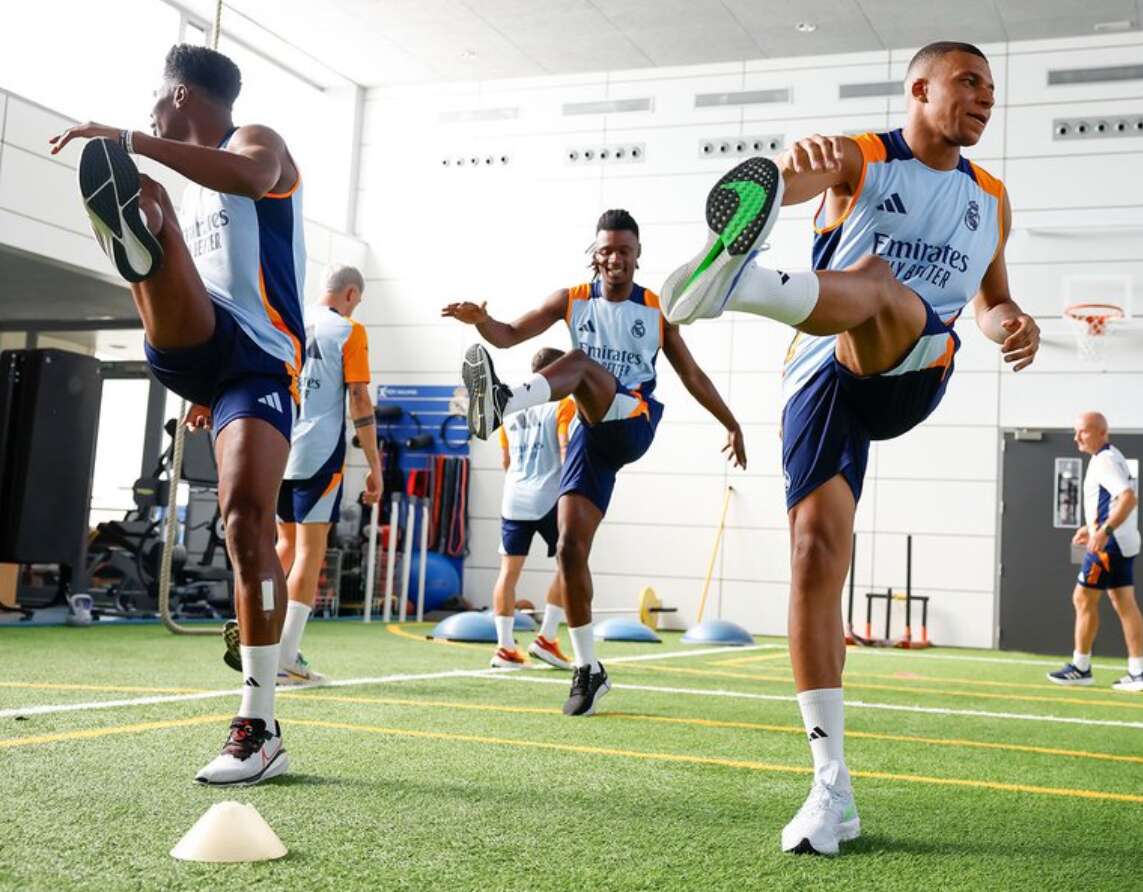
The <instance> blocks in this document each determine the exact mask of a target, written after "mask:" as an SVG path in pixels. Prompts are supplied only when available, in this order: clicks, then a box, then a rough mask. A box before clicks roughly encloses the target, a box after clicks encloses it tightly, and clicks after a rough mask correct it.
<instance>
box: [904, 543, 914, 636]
mask: <svg viewBox="0 0 1143 892" xmlns="http://www.w3.org/2000/svg"><path fill="white" fill-rule="evenodd" d="M912 640H913V534H912V533H910V534H909V535H907V536H906V537H905V642H906V643H908V642H909V641H912Z"/></svg>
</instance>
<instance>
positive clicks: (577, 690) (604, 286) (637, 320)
mask: <svg viewBox="0 0 1143 892" xmlns="http://www.w3.org/2000/svg"><path fill="white" fill-rule="evenodd" d="M640 252H641V246H640V243H639V226H638V224H637V223H636V222H635V220H634V218H633V217H632V216H631V215H630V214H629V213H627V212H626V211H623V210H610V211H606V212H605V213H604V214H603V215H602V216H601V217H600V219H599V222H598V223H597V224H596V239H595V245H594V247H593V249H592V264H591V268H592V270H593V272H594V278H593V279H592V281H591V282H589V283H585V284H582V285H576V286H573V287H571V288H563V289H560V290H559V291H556V292H554V293H553V294H551V295H550V296H549V297H547V298H546V299H545V300H544V301H543V302H542V303H541V304H540V306H539V307H538V308H537V309H534V310H532V311H530V312H528V313H525V314H524V315H523V316H521V317H520V318H519V319H517V320H516V321H515V322H512V323H506V322H500V321H498V320H496V319H493V318H492V317H491V316H490V315H489V314H488V311H487V309H486V306H485V305H477V304H474V303H456V304H450V305H449V306H447V307H445V308H444V309H443V310H442V311H441V315H443V316H448V317H451V318H454V319H458V320H460V321H461V322H465V323H468V324H470V325H475V326H476V328H477V331H479V332H480V334H481V336H482V337H483V338H484V339H485V340H487V341H488V342H489V343H491V344H492V345H493V346H496V347H501V348H507V347H512V346H514V345H516V344H519V343H521V342H523V341H526V340H528V339H529V338H534V337H536V336H537V335H539V334H541V333H542V332H544V331H547V330H548V329H549V328H550V327H551V326H553V325H555V324H557V323H559V322H566V324H567V326H568V329H569V332H570V335H571V339H572V343H573V345H574V346H575V348H576V349H574V350H572V351H571V352H569V353H566V354H564V355H563V356H562V357H560V358H559V359H557V360H556V361H555V362H553V363H551V364H549V365H547V366H545V367H544V368H542V369H540V371H539V372H538V373H536V374H535V375H533V376H532V377H531V378H530V379H529V380H528V381H525V382H524V383H522V384H520V385H519V386H518V387H514V388H513V387H509V386H508V385H506V384H503V383H501V382H500V380H499V379H498V378H497V377H496V373H495V370H494V369H493V366H492V357H491V356H490V355H489V353H488V351H487V350H486V349H485V348H484V347H483V346H481V345H479V344H476V345H474V346H472V347H470V348H469V350H468V353H467V354H466V356H465V363H464V367H463V370H462V372H463V377H464V382H465V386H466V387H467V389H468V393H469V428H470V430H471V431H472V432H473V434H474V435H475V436H477V437H480V438H482V439H483V438H487V437H488V435H489V434H490V433H491V432H492V431H493V430H495V429H496V428H497V427H499V426H500V425H501V424H502V423H503V420H504V418H505V416H508V415H511V414H512V413H514V412H520V411H522V410H525V409H528V408H529V407H531V406H538V405H541V404H543V403H548V402H552V401H559V400H562V399H564V398H566V397H568V396H574V397H575V402H576V407H577V410H578V417H579V420H580V422H581V424H580V426H579V427H578V428H577V429H576V431H575V432H574V433H573V434H572V435H571V439H570V442H569V444H568V454H567V461H566V462H565V463H564V467H563V472H562V477H561V481H560V489H559V493H560V495H559V504H558V520H559V542H558V544H557V546H556V571H557V581H558V584H559V588H560V591H561V592H562V593H563V596H564V610H565V611H566V612H567V622H568V633H569V635H570V637H571V642H572V650H573V652H574V663H575V669H574V672H573V675H572V686H571V692H570V694H569V696H568V699H567V701H566V702H565V703H564V713H565V714H566V715H571V716H589V715H592V714H593V713H594V712H595V710H596V707H597V706H598V704H599V700H600V698H601V697H603V696H604V695H605V694H606V693H607V691H608V690H610V687H611V685H610V682H609V681H608V677H607V672H606V671H605V670H604V668H603V665H602V664H601V663H600V662H599V660H598V659H596V656H595V641H594V640H593V638H592V623H591V601H592V580H591V572H590V570H589V569H588V556H589V554H590V553H591V546H592V542H593V540H594V539H595V533H596V530H597V529H598V528H599V524H600V522H601V521H602V520H603V516H604V514H605V513H606V511H607V507H608V505H609V504H610V501H611V494H612V491H613V490H614V487H615V477H616V474H617V473H618V472H619V470H620V469H621V468H623V467H624V466H626V465H628V464H630V463H632V462H634V461H637V460H638V459H639V458H640V457H641V456H642V455H643V454H644V453H645V452H646V451H647V449H648V448H649V447H650V445H651V442H652V440H653V439H654V436H655V430H656V428H657V427H658V424H659V419H660V418H661V417H662V413H663V406H662V404H661V403H660V402H658V400H656V399H655V398H654V397H653V396H652V394H653V392H654V388H655V359H656V358H657V356H658V353H659V350H660V348H661V349H662V351H663V353H665V354H666V356H667V359H668V360H670V362H671V365H672V366H673V367H674V368H675V371H676V372H678V374H679V378H680V379H681V380H682V382H683V384H684V386H685V387H686V388H687V390H688V391H689V392H690V393H691V395H692V396H694V397H695V399H697V400H698V401H699V402H700V403H701V404H702V405H703V407H704V408H705V409H706V410H707V411H708V412H710V413H711V415H713V416H714V417H715V418H717V419H718V420H719V422H720V423H721V424H722V425H723V427H724V428H725V429H726V431H727V441H726V445H725V446H724V447H723V451H725V452H728V453H729V455H730V457H731V458H732V459H733V460H734V461H735V463H736V464H738V465H740V466H743V467H745V464H746V453H745V448H744V446H743V439H742V429H741V428H740V427H739V424H738V422H737V420H736V419H735V417H734V415H733V413H732V412H731V411H730V409H729V408H727V406H726V404H725V403H724V402H723V400H722V398H721V397H720V396H719V394H718V391H717V390H716V389H715V387H714V385H713V384H712V383H711V381H710V379H709V378H708V377H707V376H706V374H705V373H704V372H703V371H702V369H701V368H699V366H698V364H697V363H696V362H695V361H694V358H693V357H692V356H691V353H690V351H689V350H688V349H687V346H686V344H685V343H684V341H683V339H682V336H681V335H680V334H679V331H678V329H677V328H676V327H675V326H674V325H670V324H668V323H667V322H666V320H665V319H664V318H663V315H662V313H661V312H660V309H659V298H658V296H657V295H655V294H654V293H652V292H651V291H648V290H647V289H645V288H643V286H641V285H637V284H636V283H635V269H636V266H637V262H638V258H639V254H640Z"/></svg>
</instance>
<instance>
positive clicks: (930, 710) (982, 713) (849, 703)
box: [473, 660, 1143, 730]
mask: <svg viewBox="0 0 1143 892" xmlns="http://www.w3.org/2000/svg"><path fill="white" fill-rule="evenodd" d="M611 662H615V661H614V660H612V661H611ZM473 677H474V678H476V677H481V678H493V679H503V680H507V681H530V682H533V683H536V684H560V685H566V684H567V682H566V681H563V680H561V679H558V678H536V677H534V676H530V675H525V674H522V673H519V672H512V673H500V674H491V673H481V674H480V675H479V676H478V675H477V674H476V673H473ZM611 686H612V687H613V688H615V689H616V690H628V691H650V692H652V693H656V694H691V695H694V696H697V697H729V698H731V699H738V700H768V701H779V702H785V703H796V702H797V698H796V697H792V696H789V695H784V694H756V693H753V692H751V691H726V690H718V689H714V690H712V689H710V688H673V687H663V686H660V685H650V684H623V683H614V682H613V683H612V685H611ZM845 708H846V709H883V710H889V711H891V712H918V713H925V714H927V715H957V716H967V717H969V718H985V719H1007V720H1012V721H1028V722H1058V723H1060V724H1065V725H1098V726H1100V727H1105V728H1131V729H1134V730H1143V722H1121V721H1115V720H1113V719H1084V718H1073V717H1071V716H1058V715H1032V714H1029V713H1021V712H990V711H987V710H983V709H946V708H944V707H939V706H906V705H904V704H900V703H866V702H865V701H864V700H848V699H847V700H846V701H845Z"/></svg>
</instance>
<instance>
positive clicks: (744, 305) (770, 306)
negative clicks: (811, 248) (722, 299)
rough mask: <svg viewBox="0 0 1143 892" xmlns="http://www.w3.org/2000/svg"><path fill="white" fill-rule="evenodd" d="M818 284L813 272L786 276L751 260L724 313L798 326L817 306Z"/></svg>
mask: <svg viewBox="0 0 1143 892" xmlns="http://www.w3.org/2000/svg"><path fill="white" fill-rule="evenodd" d="M820 292H821V281H820V280H819V279H818V276H817V273H815V272H814V271H813V270H803V271H802V272H796V273H785V272H782V271H781V270H775V269H767V268H766V267H764V266H759V265H758V261H757V260H754V261H752V262H750V263H748V264H746V266H744V267H743V268H742V271H741V275H740V276H739V279H738V284H737V285H735V287H734V291H733V293H732V294H731V295H730V299H729V300H728V301H727V302H726V309H728V310H737V311H738V312H740V313H753V314H754V315H755V316H766V317H767V318H769V319H777V320H778V321H779V322H785V323H786V324H787V325H798V324H799V323H801V322H805V321H806V318H807V317H808V316H809V315H810V313H812V312H813V311H814V307H816V306H817V305H818V295H819V294H820Z"/></svg>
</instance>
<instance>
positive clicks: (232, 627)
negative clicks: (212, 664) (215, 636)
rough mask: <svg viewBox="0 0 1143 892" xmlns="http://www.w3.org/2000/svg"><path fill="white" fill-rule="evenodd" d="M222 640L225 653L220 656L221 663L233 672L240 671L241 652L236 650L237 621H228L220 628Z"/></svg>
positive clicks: (237, 644)
mask: <svg viewBox="0 0 1143 892" xmlns="http://www.w3.org/2000/svg"><path fill="white" fill-rule="evenodd" d="M222 640H223V641H224V642H225V643H226V651H225V652H224V653H223V655H222V662H224V663H225V664H226V665H227V666H229V667H230V668H231V669H233V670H234V671H235V672H241V671H242V651H240V650H239V649H238V646H239V641H238V621H237V620H233V619H228V620H227V621H226V625H224V626H223V627H222Z"/></svg>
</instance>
